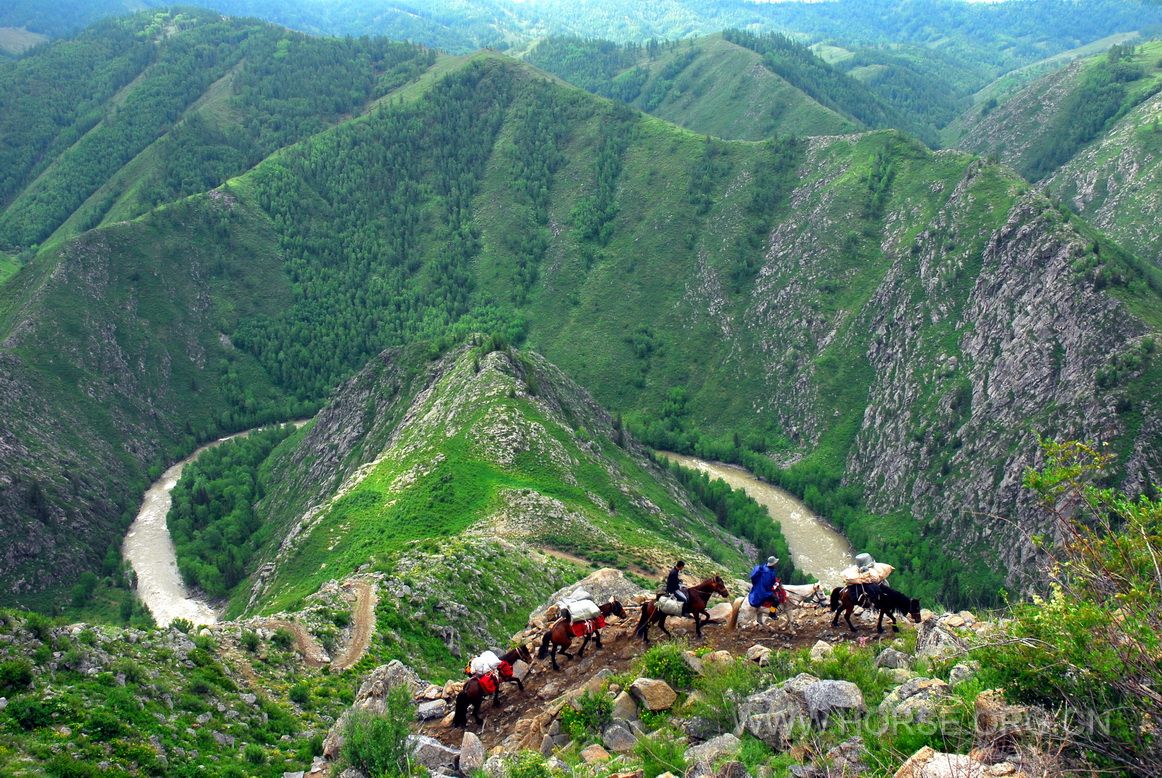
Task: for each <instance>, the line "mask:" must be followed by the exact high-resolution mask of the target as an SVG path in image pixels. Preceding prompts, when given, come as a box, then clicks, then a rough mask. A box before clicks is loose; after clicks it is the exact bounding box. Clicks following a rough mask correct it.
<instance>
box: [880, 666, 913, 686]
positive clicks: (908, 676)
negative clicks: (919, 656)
mask: <svg viewBox="0 0 1162 778" xmlns="http://www.w3.org/2000/svg"><path fill="white" fill-rule="evenodd" d="M880 672H881V673H883V674H884V675H886V676H888V677H889V678H891V679H892V683H897V684H900V683H907V682H908V681H910V680H912V679H913V678H916V677H917V674H916V673H915V672H913V671H912V670H905V669H904V668H902V667H894V668H892V669H891V670H885V669H883V668H882V667H881V668H880Z"/></svg>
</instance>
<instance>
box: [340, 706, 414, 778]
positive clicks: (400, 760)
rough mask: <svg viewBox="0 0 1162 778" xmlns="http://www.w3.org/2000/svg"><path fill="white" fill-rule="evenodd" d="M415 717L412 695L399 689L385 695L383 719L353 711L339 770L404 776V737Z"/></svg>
mask: <svg viewBox="0 0 1162 778" xmlns="http://www.w3.org/2000/svg"><path fill="white" fill-rule="evenodd" d="M414 715H415V714H414V711H413V709H412V701H411V695H409V694H408V691H407V689H405V688H403V687H398V686H397V687H395V688H393V689H391V691H389V692H388V693H387V703H386V707H385V709H384V712H383V714H382V715H377V714H374V713H371V712H369V711H358V710H357V711H353V712H352V715H351V718H350V719H349V720H348V722H347V728H346V730H345V731H344V733H343V746H342V748H341V750H340V759H341V760H342V761H341V763H342V766H343V767H344V768H346V767H352V768H355V769H356V770H359V771H361V772H364V773H366V774H368V775H376V776H377V775H401V774H404V775H406V774H407V772H408V760H409V754H408V749H407V736H408V734H409V733H410V732H411V722H412V719H413V717H414Z"/></svg>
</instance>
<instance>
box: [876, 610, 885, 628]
mask: <svg viewBox="0 0 1162 778" xmlns="http://www.w3.org/2000/svg"><path fill="white" fill-rule="evenodd" d="M883 631H884V612H883V611H880V617H879V618H878V619H876V632H880V633H882V632H883Z"/></svg>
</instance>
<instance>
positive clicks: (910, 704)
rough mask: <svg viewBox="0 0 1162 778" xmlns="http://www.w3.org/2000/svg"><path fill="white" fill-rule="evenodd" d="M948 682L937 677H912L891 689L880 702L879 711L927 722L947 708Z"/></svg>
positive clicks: (906, 719) (934, 719)
mask: <svg viewBox="0 0 1162 778" xmlns="http://www.w3.org/2000/svg"><path fill="white" fill-rule="evenodd" d="M949 704H950V701H949V691H948V684H946V683H945V682H944V681H941V680H940V679H938V678H913V679H911V680H910V681H907V682H906V683H904V684H903V685H902V686H899V687H897V688H895V689H893V690H892V691H891V692H889V693H888V695H887V696H886V697H884V700H883V702H881V703H880V713H881V714H882V715H884V716H894V717H896V718H897V719H900V720H904V721H915V722H917V723H920V724H927V723H931V722H934V721H938V720H939V719H940V717H941V715H942V714H943V713H944V712H945V711H946V710H947V708H948V705H949Z"/></svg>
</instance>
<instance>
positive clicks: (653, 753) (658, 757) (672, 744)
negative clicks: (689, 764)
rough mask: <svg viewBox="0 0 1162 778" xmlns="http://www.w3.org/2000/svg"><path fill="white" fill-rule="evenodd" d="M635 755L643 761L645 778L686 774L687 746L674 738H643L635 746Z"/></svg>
mask: <svg viewBox="0 0 1162 778" xmlns="http://www.w3.org/2000/svg"><path fill="white" fill-rule="evenodd" d="M634 753H635V754H637V756H638V758H640V759H641V760H642V769H643V770H645V778H657V776H659V775H661V774H662V773H674V774H675V775H682V774H684V773H685V772H686V756H685V754H686V746H685V745H683V743H682V741H681V740H679V739H678V738H674V737H665V736H664V735H663V736H660V737H648V736H647V737H643V738H641V739H639V740H638V742H637V745H636V746H634Z"/></svg>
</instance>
